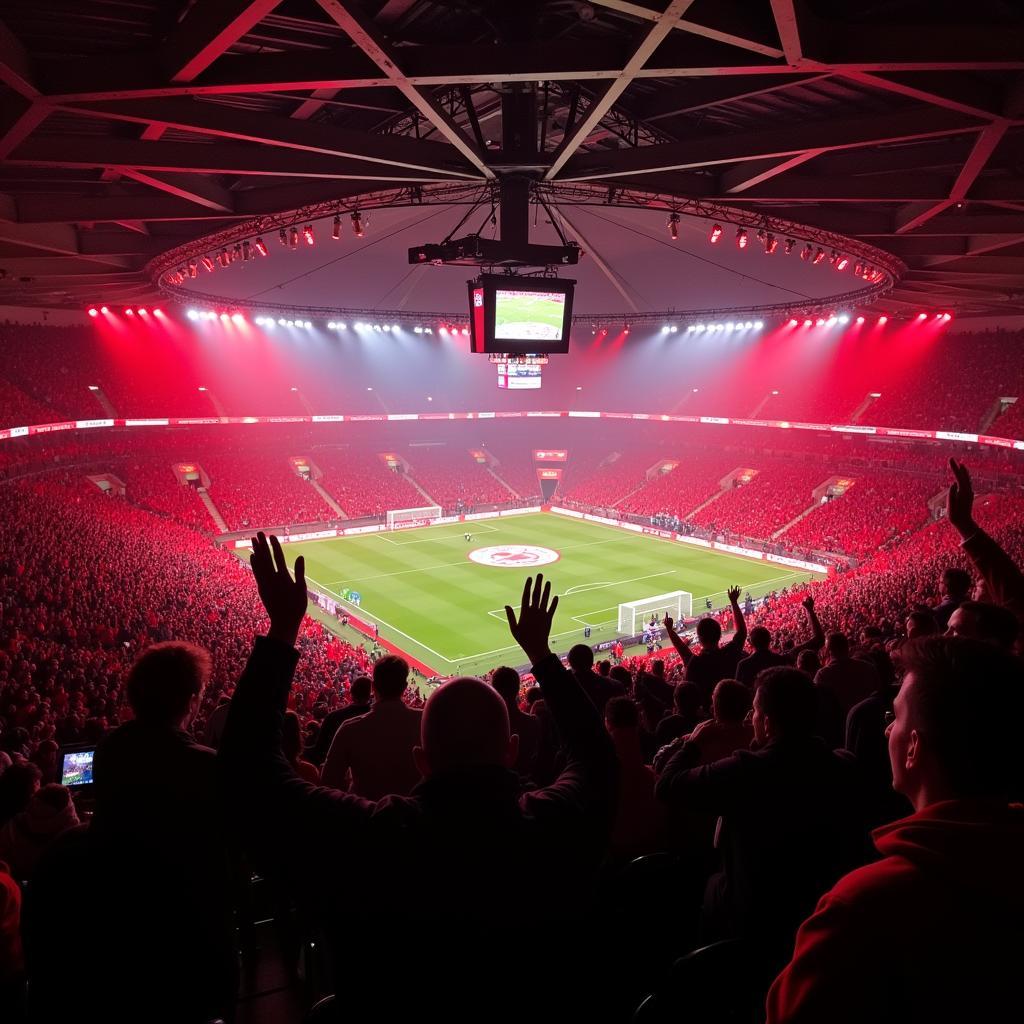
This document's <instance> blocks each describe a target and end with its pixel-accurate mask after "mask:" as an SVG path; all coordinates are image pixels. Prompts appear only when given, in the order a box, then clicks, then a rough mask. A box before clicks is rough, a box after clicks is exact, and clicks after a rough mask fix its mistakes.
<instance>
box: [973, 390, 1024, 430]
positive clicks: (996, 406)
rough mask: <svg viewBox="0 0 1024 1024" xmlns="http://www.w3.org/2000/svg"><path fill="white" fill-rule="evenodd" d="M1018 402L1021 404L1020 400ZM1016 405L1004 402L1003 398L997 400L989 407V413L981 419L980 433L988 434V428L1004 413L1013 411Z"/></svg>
mask: <svg viewBox="0 0 1024 1024" xmlns="http://www.w3.org/2000/svg"><path fill="white" fill-rule="evenodd" d="M1017 401H1018V402H1019V401H1020V399H1017ZM1015 404H1016V403H1015V402H1004V401H1003V400H1002V399H1001V398H997V399H996V400H995V401H994V402H993V403H992V405H991V406H990V407H989V410H988V412H986V413H985V415H984V416H983V417H982V418H981V423H979V424H978V433H979V434H987V433H988V428H989V427H991V426H992V424H993V423H995V421H996V420H997V419H999V417H1000V416H1002V415H1003V413H1004V412H1006V411H1007V410H1008V409H1012V408H1013V407H1014V405H1015Z"/></svg>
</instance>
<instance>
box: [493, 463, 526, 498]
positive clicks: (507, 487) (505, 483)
mask: <svg viewBox="0 0 1024 1024" xmlns="http://www.w3.org/2000/svg"><path fill="white" fill-rule="evenodd" d="M485 468H486V469H487V472H488V473H490V474H491V476H493V477H494V479H495V480H497V481H498V483H499V484H501V486H502V487H504V488H505V490H506V491H508V492H509V494H511V495H513V496H514V497H515V498H516V499H517V500H518V501H522V500H523V496H522V495H521V494H520V493H519V492H518V491H516V490H514V489H513V488H512V486H511V485H510V484H509V483H508V481H507V480H503V479H502V478H501V476H500V475H499V474H498V472H497V470H495V469H494V467H493V466H487V467H485Z"/></svg>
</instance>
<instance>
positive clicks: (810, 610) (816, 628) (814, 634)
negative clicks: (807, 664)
mask: <svg viewBox="0 0 1024 1024" xmlns="http://www.w3.org/2000/svg"><path fill="white" fill-rule="evenodd" d="M800 604H801V605H802V606H803V610H804V614H805V615H806V616H807V621H808V622H809V623H810V626H811V639H810V640H808V641H806V642H805V643H803V644H801V645H800V650H802V651H819V650H821V648H822V647H824V646H825V630H824V629H822V627H821V620H820V619H819V618H818V613H817V612H816V611H815V609H814V598H813V597H811V596H810V595H809V594H808V596H807V597H805V598H804V599H803V600H802V601H801V602H800Z"/></svg>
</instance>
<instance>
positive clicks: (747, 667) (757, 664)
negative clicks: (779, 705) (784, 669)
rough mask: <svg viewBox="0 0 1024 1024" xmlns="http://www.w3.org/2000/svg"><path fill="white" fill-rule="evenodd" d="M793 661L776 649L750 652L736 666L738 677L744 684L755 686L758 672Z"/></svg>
mask: <svg viewBox="0 0 1024 1024" xmlns="http://www.w3.org/2000/svg"><path fill="white" fill-rule="evenodd" d="M792 664H793V663H792V662H791V661H790V660H789V658H787V657H786V656H785V655H783V654H776V653H775V651H770V650H765V651H754V653H753V654H748V655H747V656H746V657H745V658H743V659H742V660H741V661H740V663H739V664H738V665H737V666H736V678H737V679H738V680H739V681H740V682H741V683H743V685H744V686H750V687H753V685H754V680H755V679H756V678H757V673H758V672H760V671H761V670H762V669H766V668H775V667H776V666H777V665H792Z"/></svg>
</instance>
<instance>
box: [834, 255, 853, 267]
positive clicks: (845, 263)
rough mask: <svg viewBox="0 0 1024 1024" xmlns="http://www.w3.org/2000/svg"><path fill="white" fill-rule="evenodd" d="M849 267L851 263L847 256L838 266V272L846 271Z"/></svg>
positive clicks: (841, 259)
mask: <svg viewBox="0 0 1024 1024" xmlns="http://www.w3.org/2000/svg"><path fill="white" fill-rule="evenodd" d="M849 265H850V261H849V260H848V259H847V258H846V257H845V256H843V257H841V258H840V260H839V262H838V263H837V264H836V270H845V269H846V268H847V267H848V266H849Z"/></svg>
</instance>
